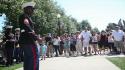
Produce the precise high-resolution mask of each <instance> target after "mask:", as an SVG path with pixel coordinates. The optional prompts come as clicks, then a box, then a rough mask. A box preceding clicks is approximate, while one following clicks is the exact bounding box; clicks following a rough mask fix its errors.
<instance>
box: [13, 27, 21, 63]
mask: <svg viewBox="0 0 125 70" xmlns="http://www.w3.org/2000/svg"><path fill="white" fill-rule="evenodd" d="M19 37H20V28H16V29H15V45H14V57H15V59H16V63H19V61H20V60H21V56H20V46H19Z"/></svg>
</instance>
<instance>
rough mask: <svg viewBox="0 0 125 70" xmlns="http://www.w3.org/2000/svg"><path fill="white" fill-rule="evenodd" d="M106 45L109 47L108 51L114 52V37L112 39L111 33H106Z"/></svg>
mask: <svg viewBox="0 0 125 70" xmlns="http://www.w3.org/2000/svg"><path fill="white" fill-rule="evenodd" d="M108 47H109V50H110V53H113V52H114V39H113V36H112V33H109V34H108Z"/></svg>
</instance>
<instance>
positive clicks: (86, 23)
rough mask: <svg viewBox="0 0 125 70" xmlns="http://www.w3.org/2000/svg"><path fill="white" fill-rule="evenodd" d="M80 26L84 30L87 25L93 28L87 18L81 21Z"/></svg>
mask: <svg viewBox="0 0 125 70" xmlns="http://www.w3.org/2000/svg"><path fill="white" fill-rule="evenodd" d="M80 26H81V27H80V28H81V30H84V29H85V28H86V27H88V28H90V29H91V25H90V23H89V22H88V21H87V20H83V21H82V22H81V23H80Z"/></svg>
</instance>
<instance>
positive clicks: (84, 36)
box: [80, 31, 92, 42]
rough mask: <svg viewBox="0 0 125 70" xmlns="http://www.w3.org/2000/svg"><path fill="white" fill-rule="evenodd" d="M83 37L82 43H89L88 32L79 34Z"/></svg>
mask: <svg viewBox="0 0 125 70" xmlns="http://www.w3.org/2000/svg"><path fill="white" fill-rule="evenodd" d="M80 35H81V36H82V37H83V41H86V42H89V41H90V37H91V36H92V35H91V33H90V31H86V32H85V31H82V32H81V34H80Z"/></svg>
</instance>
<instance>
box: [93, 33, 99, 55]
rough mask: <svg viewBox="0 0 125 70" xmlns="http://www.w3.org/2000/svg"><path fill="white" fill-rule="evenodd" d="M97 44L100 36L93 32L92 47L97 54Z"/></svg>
mask: <svg viewBox="0 0 125 70" xmlns="http://www.w3.org/2000/svg"><path fill="white" fill-rule="evenodd" d="M97 44H98V36H97V34H96V32H94V31H93V32H92V47H93V50H94V55H97V52H98V50H97Z"/></svg>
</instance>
